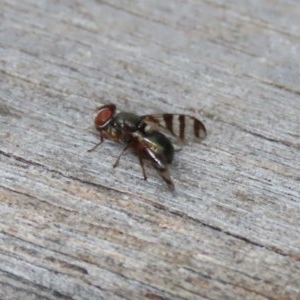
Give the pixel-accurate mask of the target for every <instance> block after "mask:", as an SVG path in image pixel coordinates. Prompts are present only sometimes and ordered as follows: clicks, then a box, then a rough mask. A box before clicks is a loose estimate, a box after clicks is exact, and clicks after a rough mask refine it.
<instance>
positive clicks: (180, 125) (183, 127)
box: [142, 114, 206, 143]
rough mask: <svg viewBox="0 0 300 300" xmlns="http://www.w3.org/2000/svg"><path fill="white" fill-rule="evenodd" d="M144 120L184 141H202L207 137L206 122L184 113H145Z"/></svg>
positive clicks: (154, 127)
mask: <svg viewBox="0 0 300 300" xmlns="http://www.w3.org/2000/svg"><path fill="white" fill-rule="evenodd" d="M142 118H143V121H144V122H145V123H147V124H149V125H150V126H151V127H152V128H153V129H154V130H159V131H161V132H163V133H166V134H168V135H170V134H171V136H173V137H175V138H176V139H179V141H180V142H181V143H182V142H184V141H185V142H189V141H191V140H193V141H195V142H201V141H202V140H204V139H205V137H206V128H205V126H204V124H203V123H202V122H201V121H200V120H198V119H197V118H195V117H192V116H189V115H182V114H157V115H144V116H142Z"/></svg>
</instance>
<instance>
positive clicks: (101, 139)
mask: <svg viewBox="0 0 300 300" xmlns="http://www.w3.org/2000/svg"><path fill="white" fill-rule="evenodd" d="M103 141H104V138H103V134H102V131H100V142H99V143H97V144H96V145H95V146H94V147H93V148H92V149H89V150H88V152H92V151H94V150H95V149H96V148H98V146H100V145H101V144H102V143H103Z"/></svg>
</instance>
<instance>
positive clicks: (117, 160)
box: [113, 143, 131, 168]
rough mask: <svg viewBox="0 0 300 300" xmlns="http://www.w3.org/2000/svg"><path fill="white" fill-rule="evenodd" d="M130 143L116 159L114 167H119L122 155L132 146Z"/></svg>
mask: <svg viewBox="0 0 300 300" xmlns="http://www.w3.org/2000/svg"><path fill="white" fill-rule="evenodd" d="M130 146H131V145H130V143H128V144H127V145H126V146H125V147H124V148H123V150H122V152H121V153H120V155H119V156H118V158H117V159H116V161H115V163H114V164H113V167H114V168H115V167H117V166H118V164H119V161H120V158H121V156H122V155H123V154H124V153H125V152H126V150H127V149H128V148H129V147H130Z"/></svg>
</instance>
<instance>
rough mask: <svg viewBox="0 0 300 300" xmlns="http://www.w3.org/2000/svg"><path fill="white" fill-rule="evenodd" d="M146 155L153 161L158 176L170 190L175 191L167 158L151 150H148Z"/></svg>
mask: <svg viewBox="0 0 300 300" xmlns="http://www.w3.org/2000/svg"><path fill="white" fill-rule="evenodd" d="M146 153H147V155H148V157H149V159H150V160H151V163H152V166H153V167H154V168H155V169H156V170H157V172H158V174H159V175H160V176H161V178H162V179H163V180H164V181H165V182H166V184H167V185H168V187H169V189H170V190H172V191H174V189H175V185H174V182H173V180H172V178H171V174H170V172H169V169H168V165H167V163H166V159H165V157H164V156H161V155H157V154H155V153H154V152H152V151H151V150H149V149H148V150H146Z"/></svg>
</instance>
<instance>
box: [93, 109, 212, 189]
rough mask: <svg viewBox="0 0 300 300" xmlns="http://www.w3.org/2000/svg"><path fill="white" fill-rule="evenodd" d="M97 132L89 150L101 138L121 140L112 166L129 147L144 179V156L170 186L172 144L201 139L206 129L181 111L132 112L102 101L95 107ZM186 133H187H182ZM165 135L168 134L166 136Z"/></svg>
mask: <svg viewBox="0 0 300 300" xmlns="http://www.w3.org/2000/svg"><path fill="white" fill-rule="evenodd" d="M94 124H95V127H96V129H97V130H98V131H99V134H100V142H99V143H98V144H96V145H95V147H93V148H92V149H91V150H90V151H92V150H94V149H95V148H96V147H97V146H99V145H100V144H101V143H102V142H103V141H104V139H109V140H113V141H116V142H121V143H123V144H125V147H124V148H123V150H122V152H121V153H120V155H119V156H118V158H117V160H116V162H115V163H114V165H113V166H114V167H116V166H117V165H118V163H119V160H120V158H121V156H122V155H123V154H124V152H125V151H126V150H127V149H128V148H132V149H133V150H134V151H135V153H136V154H137V156H138V158H139V162H140V165H141V167H142V172H143V176H144V179H145V180H146V179H147V176H146V172H145V167H144V159H145V158H146V159H148V160H149V161H150V162H151V164H152V165H153V167H154V168H155V169H156V170H157V171H158V173H159V175H160V176H161V177H162V178H163V179H164V181H165V182H166V183H167V185H168V186H169V188H170V189H171V190H174V183H173V181H172V179H171V175H170V173H169V169H168V165H169V164H170V163H171V162H172V161H173V158H174V152H175V149H174V146H173V143H172V141H171V140H172V139H173V140H175V142H176V144H179V145H181V144H182V142H183V141H185V140H187V139H188V138H190V137H193V138H194V139H195V140H196V141H201V140H202V139H204V138H205V137H206V129H205V126H204V125H203V123H202V122H201V121H199V120H198V119H196V118H194V117H192V116H188V115H181V114H178V115H176V114H159V115H142V116H139V115H136V114H133V113H130V112H119V111H117V110H116V105H115V104H106V105H103V106H101V107H99V108H98V109H97V116H96V118H95V120H94ZM186 133H190V135H186ZM167 136H168V137H167Z"/></svg>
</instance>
